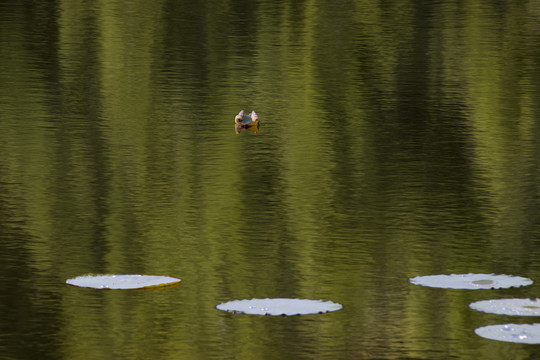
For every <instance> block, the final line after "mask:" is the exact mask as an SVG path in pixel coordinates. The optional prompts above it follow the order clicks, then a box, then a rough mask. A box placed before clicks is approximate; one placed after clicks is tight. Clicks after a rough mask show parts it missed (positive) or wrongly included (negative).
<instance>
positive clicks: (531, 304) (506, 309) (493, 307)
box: [469, 299, 540, 316]
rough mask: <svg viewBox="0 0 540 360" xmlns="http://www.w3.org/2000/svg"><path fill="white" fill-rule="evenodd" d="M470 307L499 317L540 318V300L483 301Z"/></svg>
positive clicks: (471, 304)
mask: <svg viewBox="0 0 540 360" xmlns="http://www.w3.org/2000/svg"><path fill="white" fill-rule="evenodd" d="M469 307H470V308H471V309H473V310H476V311H481V312H485V313H490V314H497V315H511V316H540V299H536V300H532V299H495V300H482V301H476V302H473V303H470V304H469Z"/></svg>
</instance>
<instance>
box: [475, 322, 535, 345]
mask: <svg viewBox="0 0 540 360" xmlns="http://www.w3.org/2000/svg"><path fill="white" fill-rule="evenodd" d="M474 332H475V333H476V335H478V336H481V337H483V338H486V339H490V340H498V341H507V342H513V343H522V344H540V324H501V325H488V326H483V327H479V328H477V329H476V330H474Z"/></svg>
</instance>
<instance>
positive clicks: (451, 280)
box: [409, 274, 533, 290]
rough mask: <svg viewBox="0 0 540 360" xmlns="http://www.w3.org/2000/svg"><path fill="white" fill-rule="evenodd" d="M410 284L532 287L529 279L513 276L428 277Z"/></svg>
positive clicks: (452, 286)
mask: <svg viewBox="0 0 540 360" xmlns="http://www.w3.org/2000/svg"><path fill="white" fill-rule="evenodd" d="M409 282H410V283H411V284H415V285H421V286H429V287H436V288H445V289H469V290H478V289H504V288H511V287H521V286H526V285H531V284H532V283H533V281H532V280H531V279H529V278H524V277H521V276H511V275H495V274H451V275H428V276H417V277H414V278H410V279H409Z"/></svg>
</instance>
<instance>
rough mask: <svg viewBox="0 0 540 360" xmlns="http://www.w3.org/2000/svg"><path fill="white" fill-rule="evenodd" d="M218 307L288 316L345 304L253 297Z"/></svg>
mask: <svg viewBox="0 0 540 360" xmlns="http://www.w3.org/2000/svg"><path fill="white" fill-rule="evenodd" d="M216 308H217V309H219V310H223V311H228V312H232V313H235V314H250V315H276V316H277V315H281V316H287V315H308V314H322V313H327V312H331V311H337V310H340V309H342V308H343V305H341V304H338V303H334V302H331V301H323V300H306V299H251V300H233V301H229V302H226V303H223V304H219V305H218V306H216Z"/></svg>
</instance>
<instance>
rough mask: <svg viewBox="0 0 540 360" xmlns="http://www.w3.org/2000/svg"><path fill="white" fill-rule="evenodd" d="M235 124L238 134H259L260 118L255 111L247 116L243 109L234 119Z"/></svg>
mask: <svg viewBox="0 0 540 360" xmlns="http://www.w3.org/2000/svg"><path fill="white" fill-rule="evenodd" d="M234 123H235V131H236V133H237V134H238V133H239V132H241V131H244V130H250V131H252V132H254V133H256V134H257V133H258V132H259V126H260V122H259V116H258V115H257V113H256V112H255V110H252V111H251V114H250V115H245V112H244V109H242V110H241V111H240V112H239V113H238V115H236V117H235V118H234Z"/></svg>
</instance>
